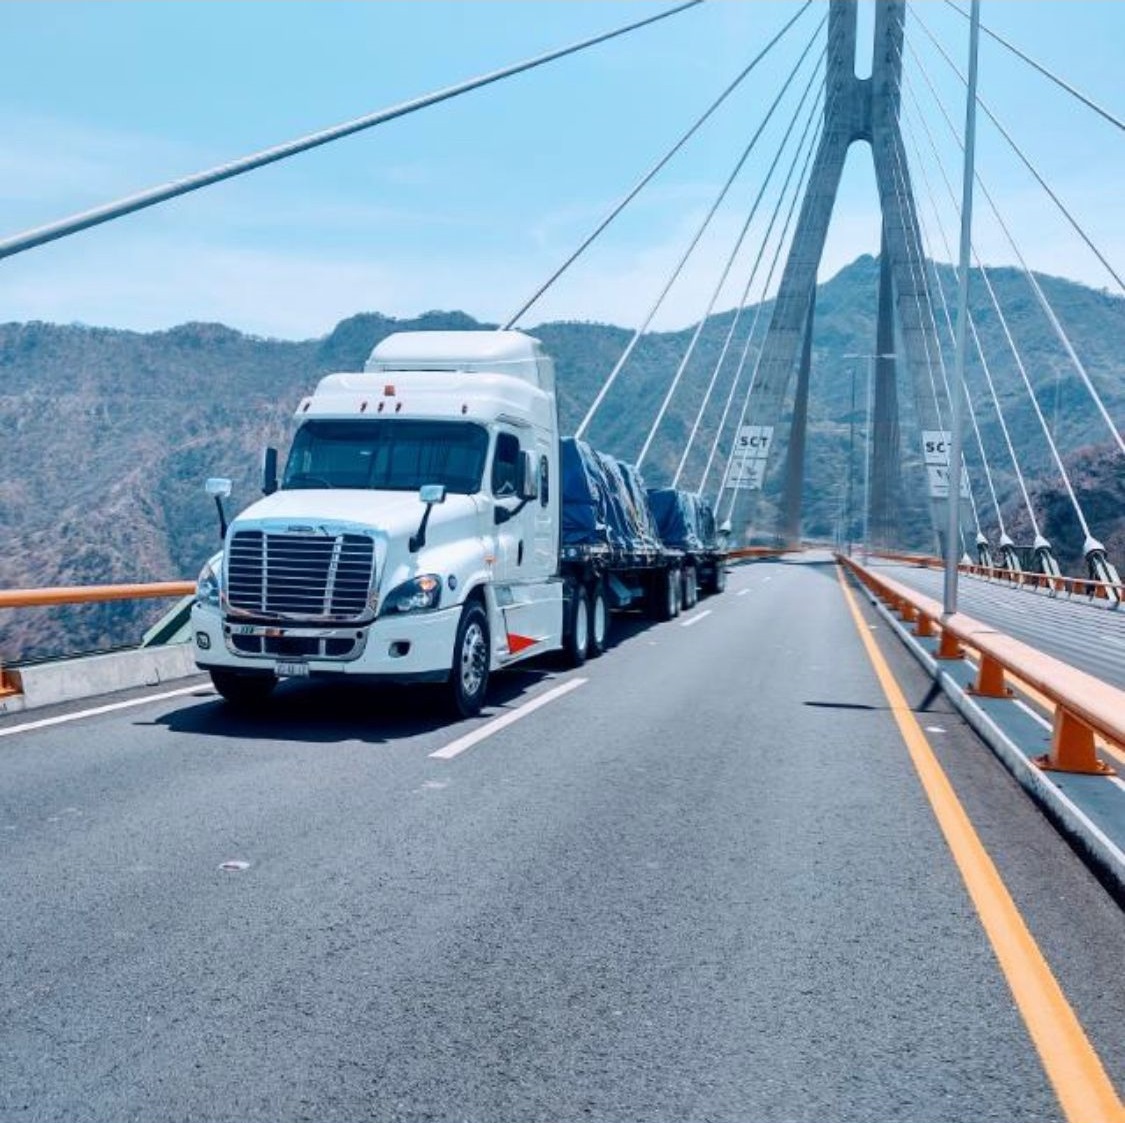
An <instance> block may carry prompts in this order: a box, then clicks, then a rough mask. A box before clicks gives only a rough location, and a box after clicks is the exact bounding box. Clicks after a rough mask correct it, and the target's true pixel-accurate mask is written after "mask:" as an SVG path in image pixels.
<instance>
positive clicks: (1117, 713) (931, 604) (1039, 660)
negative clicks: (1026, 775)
mask: <svg viewBox="0 0 1125 1123" xmlns="http://www.w3.org/2000/svg"><path fill="white" fill-rule="evenodd" d="M836 558H837V561H838V562H840V564H842V565H844V566H845V567H846V568H848V569H849V570H851V572H852V573H853V574H855V576H856V577H857V578H858V579H859V580H860V581H861V582H862V583H863V584H864V585H865V586H867V588H868V589H870V590H871V591H872V592H873V593H874V594H875V595H876V596H878V597H879V598H880V599H882V600H883V601H884V602H886V603H887V604H888V606H889V607H891V608H893V609H894V610H896V611H897V612H898V613H899V614H900V616H901V617H902V619H903V620H904V621H907V622H913V623H914V625H915V627H914V635H916V636H933V635H934V634H935V630H936V629H940V632H941V637H940V642H939V644H938V648H937V651H936V653H935V654H936V657H937V658H938V659H960V658H963V656H964V647H970V648H972V649H974V650H975V651H977V652H978V653H979V655H980V664H979V667H978V668H977V679H976V682H975V683H974V685H973V686H972V687H971V688H970V690H971V692H972V693H974V694H976V695H978V696H983V697H988V698H1010V697H1011V696H1012V692H1011V691H1010V690H1008V688H1007V687H1006V685H1005V682H1004V675H1005V673H1007V674H1009V675H1011V676H1012V677H1013V678H1016V679H1019V680H1020V681H1021V682H1023V683H1026V684H1027V685H1028V686H1031V687H1033V688H1034V689H1035V690H1037V691H1039V693H1040V694H1042V695H1044V696H1045V697H1046V698H1048V699H1049V700H1050V701H1051V702H1052V703H1053V704H1054V706H1055V717H1054V724H1053V727H1052V732H1051V749H1050V752H1049V753H1047V754H1046V755H1045V756H1043V757H1038V758H1036V759H1035V761H1034V763H1035V764H1037V765H1039V766H1040V767H1041V768H1049V769H1055V770H1058V771H1063V772H1089V773H1096V774H1106V773H1110V772H1112V771H1113V770H1112V769H1111V768H1109V767H1108V766H1107V765H1106V764H1104V763H1103V762H1102V761H1100V760H1099V759H1098V758H1097V755H1096V751H1095V741H1094V734H1095V733H1097V734H1100V735H1101V736H1102V737H1104V738H1105V740H1107V741H1109V742H1110V743H1111V744H1113V745H1116V746H1121V747H1125V691H1123V690H1119V689H1117V688H1116V687H1114V686H1110V685H1109V683H1106V682H1102V681H1101V679H1096V678H1094V677H1093V675H1089V674H1087V673H1086V672H1085V671H1080V670H1078V668H1077V667H1072V666H1070V665H1069V664H1067V663H1064V662H1062V661H1061V660H1059V659H1056V658H1054V656H1051V655H1046V654H1044V653H1043V652H1041V651H1037V650H1036V649H1035V648H1033V647H1031V646H1029V645H1028V644H1025V643H1021V642H1020V641H1019V640H1017V639H1014V638H1013V637H1011V636H1008V635H1005V634H1003V633H1002V632H998V631H997V630H996V629H995V628H994V627H992V626H991V625H988V624H982V623H981V622H980V621H979V620H974V619H973V618H972V617H971V616H966V615H965V614H964V613H961V612H958V613H954V614H953V615H952V616H946V617H943V616H942V606H941V604H940V603H939V602H938V601H936V600H934V599H933V598H931V597H927V596H924V595H923V594H922V593H919V592H917V591H916V590H915V589H912V588H910V587H909V586H907V585H904V584H902V583H901V582H899V581H895V580H894V579H893V578H891V577H887V576H886V575H885V574H882V573H878V572H876V571H873V570H871V569H869V568H867V567H866V566H863V565H861V564H860V563H858V562H856V561H854V560H853V559H852V558H848V557H844V556H843V555H840V554H837V555H836ZM962 645H964V646H962Z"/></svg>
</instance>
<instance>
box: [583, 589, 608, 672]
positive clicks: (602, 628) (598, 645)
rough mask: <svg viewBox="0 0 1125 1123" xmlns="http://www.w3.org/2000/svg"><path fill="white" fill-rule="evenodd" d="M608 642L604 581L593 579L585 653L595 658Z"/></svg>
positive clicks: (606, 600)
mask: <svg viewBox="0 0 1125 1123" xmlns="http://www.w3.org/2000/svg"><path fill="white" fill-rule="evenodd" d="M608 643H609V597H607V596H606V592H605V582H604V581H595V582H594V583H593V585H591V586H590V640H589V643H588V644H587V645H586V654H587V655H589V657H590V658H591V659H596V658H597V657H598V656H599V655H601V653H602V652H603V651H605V649H606V646H607V645H608Z"/></svg>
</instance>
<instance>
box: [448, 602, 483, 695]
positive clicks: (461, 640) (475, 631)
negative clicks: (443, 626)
mask: <svg viewBox="0 0 1125 1123" xmlns="http://www.w3.org/2000/svg"><path fill="white" fill-rule="evenodd" d="M491 651H492V647H491V644H490V642H489V637H488V614H487V613H486V612H485V611H484V606H483V605H482V604H481V603H480V602H479V601H476V600H473V601H469V603H468V604H466V605H465V607H464V608H463V609H462V610H461V619H460V620H459V621H458V624H457V638H456V639H455V640H454V641H453V666H452V667H451V668H450V673H449V684H448V687H447V689H448V697H449V702H450V705H451V706H452V708H453V711H454V713H455V714H457V715H459V716H460V717H476V715H477V714H479V713H480V711H481V707H482V706H483V705H484V696H485V694H487V693H488V668H489V663H490V662H491Z"/></svg>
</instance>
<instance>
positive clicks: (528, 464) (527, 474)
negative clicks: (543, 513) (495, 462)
mask: <svg viewBox="0 0 1125 1123" xmlns="http://www.w3.org/2000/svg"><path fill="white" fill-rule="evenodd" d="M517 490H518V492H519V497H520V498H521V499H522V500H523V501H524V502H525V503H527V502H530V501H531V500H532V499H538V498H539V468H538V465H537V464H536V462H535V454H534V453H532V452H529V451H528V450H527V449H524V450H523V451H521V452H520V478H519V488H518V489H517Z"/></svg>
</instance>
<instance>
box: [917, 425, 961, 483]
mask: <svg viewBox="0 0 1125 1123" xmlns="http://www.w3.org/2000/svg"><path fill="white" fill-rule="evenodd" d="M952 444H953V434H952V433H950V432H949V430H948V429H923V430H922V457H923V459H924V460H925V462H926V475H927V476H928V477H929V481H930V498H931V499H948V498H949V449H950V447H951V445H952ZM961 498H962V499H968V498H969V476H968V473H967V472H962V473H961Z"/></svg>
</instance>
